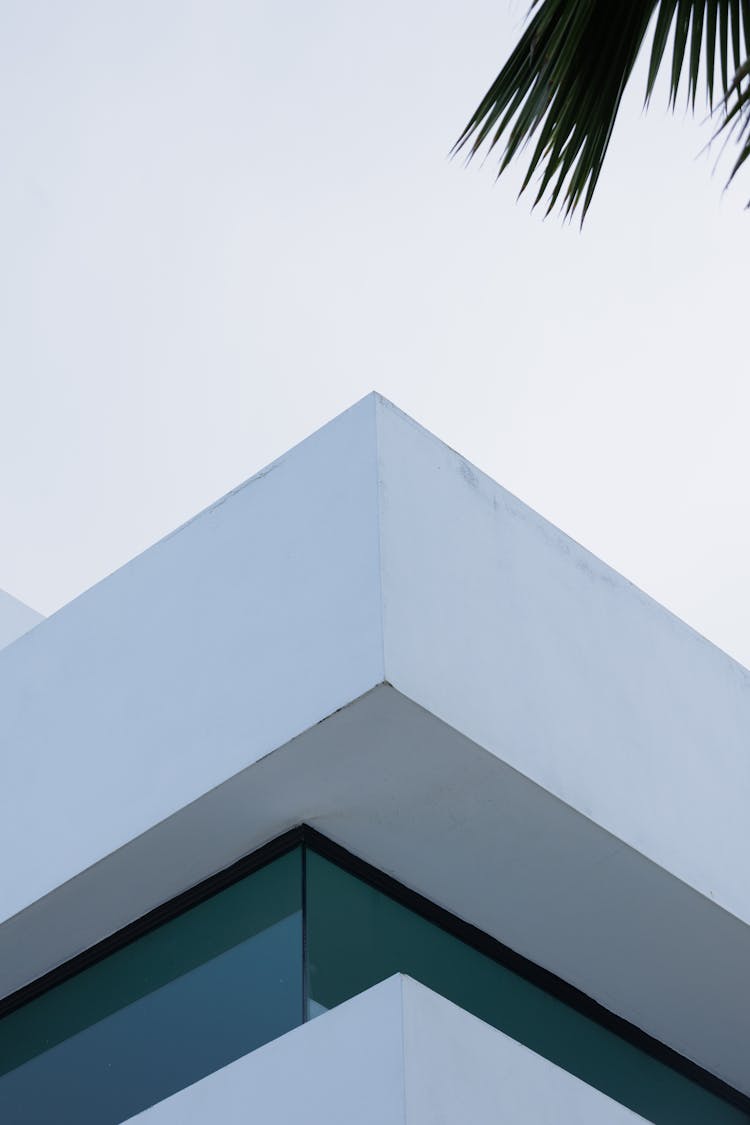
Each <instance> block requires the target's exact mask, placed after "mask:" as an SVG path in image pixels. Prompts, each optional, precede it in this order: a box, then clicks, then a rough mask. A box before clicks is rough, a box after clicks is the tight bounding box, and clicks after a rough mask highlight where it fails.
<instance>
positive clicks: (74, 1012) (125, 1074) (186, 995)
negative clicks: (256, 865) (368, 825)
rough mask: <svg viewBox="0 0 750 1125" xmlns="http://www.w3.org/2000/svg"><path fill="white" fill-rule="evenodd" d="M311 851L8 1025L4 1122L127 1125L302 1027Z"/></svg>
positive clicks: (230, 891) (166, 927)
mask: <svg viewBox="0 0 750 1125" xmlns="http://www.w3.org/2000/svg"><path fill="white" fill-rule="evenodd" d="M302 1012H303V997H302V853H301V849H300V848H297V849H295V850H294V851H292V852H289V853H288V854H287V855H285V856H282V857H281V858H280V859H277V860H274V861H273V862H272V863H269V864H268V865H267V866H265V867H263V868H261V869H260V870H258V871H256V872H254V873H253V874H251V875H249V876H247V877H246V878H244V879H242V880H240V881H239V882H237V883H235V884H233V885H232V886H230V887H228V888H227V889H226V890H223V891H221V892H219V893H218V894H217V895H215V896H214V897H213V898H210V899H207V900H206V901H205V902H202V903H201V904H200V905H198V906H194V907H192V908H191V909H190V910H188V911H186V912H185V913H184V914H181V915H179V916H178V917H176V918H174V919H172V920H171V921H169V922H166V923H165V924H163V925H161V926H159V927H158V928H157V929H155V930H152V931H151V932H149V933H147V934H145V935H144V936H143V937H141V938H139V939H137V940H136V941H134V942H132V943H131V944H129V945H127V946H125V947H124V948H122V949H120V950H118V951H117V952H116V953H113V954H111V955H110V956H109V957H107V958H105V959H104V960H102V961H99V962H98V963H97V964H95V965H93V966H91V967H90V968H88V969H85V970H84V971H82V972H81V973H79V974H78V975H77V976H74V977H71V978H70V979H69V980H67V981H65V982H64V983H62V984H60V985H57V986H56V987H54V988H52V989H50V990H49V991H48V992H45V993H43V994H42V995H41V996H39V997H38V998H37V999H35V1000H32V1001H31V1002H29V1003H28V1004H26V1005H25V1006H24V1007H22V1008H19V1009H17V1010H16V1011H15V1012H12V1013H11V1014H10V1015H8V1016H6V1017H5V1018H4V1019H2V1020H0V1121H2V1122H3V1125H42V1123H44V1122H50V1123H51V1122H54V1123H55V1125H118V1123H119V1122H122V1121H125V1120H126V1119H127V1118H128V1117H131V1116H132V1115H133V1114H135V1113H138V1112H139V1111H140V1110H142V1109H144V1108H146V1107H147V1106H149V1105H153V1104H154V1103H155V1102H157V1101H160V1100H161V1099H162V1098H165V1097H167V1096H168V1095H169V1094H171V1093H174V1092H175V1091H176V1090H179V1089H182V1088H183V1087H185V1086H188V1085H190V1084H191V1083H192V1082H195V1081H197V1079H199V1078H202V1077H203V1076H204V1075H206V1074H209V1073H211V1071H214V1070H217V1069H218V1068H219V1067H221V1066H224V1065H225V1064H226V1063H228V1062H231V1061H232V1060H233V1059H236V1058H239V1057H240V1056H241V1055H244V1054H247V1052H248V1051H252V1050H253V1049H254V1048H256V1047H259V1046H260V1045H261V1044H263V1043H267V1042H268V1041H269V1040H271V1039H274V1038H276V1036H278V1035H282V1034H283V1033H284V1032H286V1031H289V1030H290V1029H291V1028H292V1027H296V1026H297V1025H298V1024H299V1023H301V1021H302Z"/></svg>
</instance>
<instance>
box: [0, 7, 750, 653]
mask: <svg viewBox="0 0 750 1125" xmlns="http://www.w3.org/2000/svg"><path fill="white" fill-rule="evenodd" d="M524 12H525V5H522V4H520V3H518V2H517V0H515V2H513V3H509V2H508V0H492V2H490V0H461V2H460V3H458V2H456V0H453V2H447V0H429V2H427V0H399V2H398V3H396V2H393V0H383V2H381V3H380V4H377V5H373V4H365V3H359V2H357V0H318V2H316V3H315V4H307V3H301V2H300V0H294V2H291V0H289V2H286V3H283V2H281V3H280V2H279V0H273V2H272V0H262V2H253V0H201V2H190V0H179V2H178V0H148V2H144V0H129V2H128V3H122V2H120V3H114V2H108V0H88V2H82V0H65V3H59V2H58V0H53V2H40V0H5V3H3V4H2V6H0V85H1V87H2V90H1V93H0V149H1V153H2V175H1V176H0V252H1V256H2V257H1V260H2V266H1V268H0V285H1V286H2V294H1V299H0V403H1V404H2V409H1V410H0V587H3V588H5V589H7V590H8V591H10V592H11V593H12V594H15V595H16V596H17V597H20V598H22V599H23V600H25V601H27V602H28V603H30V604H31V605H33V606H34V607H35V608H37V609H39V610H40V611H42V612H44V613H49V612H51V611H53V610H54V609H55V608H57V607H58V606H59V605H61V604H63V603H64V602H66V601H67V600H69V599H70V598H72V597H74V596H75V595H76V594H77V593H79V592H80V591H81V590H83V589H85V588H86V587H87V586H89V585H91V584H92V583H94V582H96V581H97V580H98V579H99V578H101V577H103V576H104V574H106V573H107V572H109V571H111V570H113V569H115V568H116V567H118V566H120V565H121V564H122V563H124V562H125V561H126V560H127V559H128V558H130V557H132V555H134V554H136V553H137V552H139V551H140V550H142V549H143V548H144V547H146V546H148V544H150V543H151V542H153V541H154V540H155V539H157V538H158V537H160V536H161V535H163V534H164V533H165V532H167V531H169V530H170V529H171V528H173V527H174V526H175V525H177V524H179V523H180V522H181V521H183V520H184V519H186V518H187V517H189V516H190V515H192V514H193V513H194V512H195V511H196V510H198V509H199V508H201V507H203V506H204V505H205V504H207V503H208V502H210V501H211V500H213V499H215V498H216V497H217V496H219V495H221V494H222V493H223V492H225V491H227V490H228V489H229V488H231V487H233V486H234V485H236V484H237V483H238V482H239V481H240V480H242V479H244V478H245V477H247V476H249V475H250V474H251V473H253V472H254V471H255V470H257V469H258V468H260V467H261V466H262V465H263V464H265V463H266V462H267V461H269V460H270V459H272V458H273V457H275V456H277V455H278V454H279V453H281V452H283V451H284V449H285V448H287V447H288V446H290V445H291V444H293V443H294V442H296V441H298V440H299V439H300V438H302V437H304V436H305V435H306V434H307V433H308V432H310V431H311V430H312V429H314V428H315V427H317V426H318V425H320V424H321V423H322V422H324V421H326V420H327V419H328V418H329V417H331V416H332V415H334V414H336V413H338V412H339V411H340V410H342V409H344V408H345V407H346V406H348V405H349V404H351V403H352V402H354V401H355V400H356V399H358V398H360V397H361V396H362V395H363V394H365V393H366V392H367V391H369V390H371V389H373V388H377V389H378V390H380V391H382V392H383V393H384V394H385V395H387V396H388V397H389V398H391V399H393V400H394V401H395V402H396V403H397V404H398V405H399V406H401V407H402V408H403V409H405V410H407V411H408V412H410V413H412V414H413V415H414V416H415V417H416V418H418V419H419V421H421V422H422V423H424V424H425V425H426V426H427V427H428V428H430V429H432V430H434V431H435V432H436V433H437V434H438V435H439V436H440V437H442V438H444V439H445V440H446V441H448V442H449V443H450V444H451V445H453V446H455V447H457V448H458V449H460V450H461V452H462V453H464V454H465V455H466V456H467V457H469V458H470V459H471V460H473V461H475V462H476V463H477V464H478V465H479V466H480V467H481V468H482V469H484V470H486V471H487V472H488V473H490V474H491V475H492V476H494V477H495V478H496V479H497V480H499V481H500V482H501V483H502V484H504V485H505V486H506V487H508V488H510V489H511V490H512V491H513V492H515V493H517V494H518V495H519V496H520V497H521V498H522V499H524V500H525V501H527V502H528V503H529V504H531V505H532V506H533V507H535V508H537V509H538V510H539V511H540V512H542V513H543V514H544V515H545V516H547V517H548V518H550V519H551V520H553V521H554V522H555V523H557V524H558V525H559V526H560V527H562V528H563V529H564V530H565V531H567V532H568V533H570V534H572V535H573V536H574V537H575V538H577V539H578V540H580V541H581V542H582V543H584V544H585V545H586V546H587V547H589V548H590V549H591V550H593V551H595V552H596V553H597V554H599V555H601V556H602V557H603V558H604V559H605V560H606V561H607V562H609V563H611V564H612V565H613V566H615V567H616V568H617V569H618V570H620V571H622V572H623V573H624V574H626V575H627V576H628V577H629V578H631V579H633V580H634V581H635V582H637V583H638V584H639V585H641V586H643V587H644V588H645V589H646V590H647V591H648V592H649V593H651V594H652V595H654V596H655V597H656V598H658V599H659V600H660V601H663V602H664V603H665V604H667V605H668V606H669V607H670V608H672V609H674V610H675V611H676V612H677V613H679V614H680V616H682V617H684V618H685V619H686V620H687V621H689V622H690V623H691V624H692V625H694V626H695V627H696V628H698V629H699V630H700V631H701V632H703V633H705V634H706V635H707V636H709V637H710V638H711V639H712V640H714V641H716V642H717V643H718V644H720V645H722V646H723V647H725V648H727V649H728V650H729V651H730V652H731V653H733V654H734V655H736V656H737V657H739V658H740V659H741V660H743V662H744V663H746V664H748V663H750V601H749V599H748V596H747V585H748V574H750V520H749V519H748V500H747V492H748V489H747V484H748V481H749V480H750V443H749V442H748V440H747V429H748V423H747V419H748V412H749V408H750V379H749V378H748V375H747V372H746V361H745V359H744V350H745V349H744V343H745V337H746V323H747V265H746V263H747V254H748V249H747V247H748V235H749V233H750V216H748V215H746V214H745V213H744V212H743V203H744V199H745V195H744V194H743V191H744V192H746V193H747V194H748V195H750V181H748V179H747V178H746V180H745V183H744V184H742V185H740V188H739V190H738V191H733V192H730V193H729V194H728V195H726V196H723V195H722V184H723V180H722V176H721V175H720V174H719V175H717V176H713V177H712V175H711V161H710V159H708V158H706V157H705V156H699V155H698V154H699V152H700V150H701V148H702V146H703V144H704V143H705V141H706V140H707V139H708V136H709V135H710V128H709V127H707V126H705V125H704V126H701V124H700V122H694V121H692V120H691V119H689V118H688V119H684V118H683V117H682V115H680V117H679V118H678V119H677V120H673V119H672V118H670V117H669V116H668V115H667V114H666V112H665V110H664V108H663V106H664V99H663V98H662V99H661V100H658V99H657V101H658V104H656V105H655V106H654V108H653V109H652V111H651V112H650V114H649V116H648V117H646V118H643V117H642V114H641V103H642V88H641V87H640V86H639V88H637V89H636V90H634V91H633V92H632V96H631V97H630V98H629V99H628V101H627V104H626V106H625V109H624V112H623V120H622V121H621V123H620V127H619V129H618V130H617V132H616V135H615V138H614V142H613V147H612V150H611V154H610V159H609V162H608V166H607V168H606V170H605V174H604V176H603V178H602V181H601V184H600V188H599V192H598V197H597V199H596V201H595V203H594V206H593V208H592V211H591V213H590V217H589V220H588V221H587V223H586V227H585V229H584V231H583V233H582V234H581V233H579V231H578V229H577V227H576V226H563V225H562V224H561V223H560V221H559V220H558V219H556V218H553V219H550V220H547V221H546V222H542V219H541V216H540V215H533V216H532V215H530V214H529V210H528V205H527V204H525V203H521V204H520V205H516V204H515V202H514V198H515V188H516V185H517V176H516V178H515V180H514V179H513V178H511V179H509V180H508V181H507V182H503V183H501V184H499V185H495V184H494V175H493V167H492V165H491V164H489V163H488V164H487V165H486V166H485V167H484V168H483V169H482V168H480V166H479V165H477V166H476V167H472V168H471V169H470V170H469V171H465V170H464V169H463V168H462V166H461V164H460V162H457V161H454V162H450V161H449V160H448V159H447V152H448V149H449V148H450V145H451V143H452V141H453V140H454V138H455V136H456V134H457V132H458V131H459V129H460V127H461V126H462V125H463V123H464V120H465V118H466V117H467V116H468V114H469V113H470V111H471V110H472V109H473V107H474V105H475V103H476V101H477V100H478V98H479V96H480V95H481V94H482V93H483V92H484V89H485V87H486V86H487V84H488V83H489V81H490V80H491V78H492V77H493V76H494V73H495V71H496V70H497V68H498V65H499V63H500V62H501V60H502V58H503V57H504V55H505V53H506V52H507V51H508V49H509V48H510V47H511V45H512V42H513V38H514V36H515V35H516V34H517V32H518V30H519V28H520V27H521V25H522V22H523V16H524Z"/></svg>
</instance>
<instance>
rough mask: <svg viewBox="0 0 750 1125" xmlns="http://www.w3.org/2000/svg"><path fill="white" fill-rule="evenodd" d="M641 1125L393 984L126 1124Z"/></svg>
mask: <svg viewBox="0 0 750 1125" xmlns="http://www.w3.org/2000/svg"><path fill="white" fill-rule="evenodd" d="M642 1120H643V1119H642V1118H641V1117H638V1116H637V1115H636V1114H634V1113H631V1112H630V1111H629V1110H627V1109H625V1108H624V1107H623V1106H621V1105H618V1104H617V1103H616V1102H613V1101H612V1100H611V1099H610V1098H607V1097H605V1095H604V1094H601V1093H599V1091H597V1090H593V1089H592V1088H591V1087H589V1086H586V1085H585V1083H583V1082H580V1081H579V1080H578V1079H577V1078H574V1077H573V1076H572V1075H570V1074H567V1073H566V1072H565V1071H563V1070H560V1069H559V1068H558V1067H556V1066H554V1065H553V1064H552V1063H549V1062H547V1061H546V1059H542V1058H541V1057H540V1056H539V1055H535V1054H534V1053H533V1052H532V1051H529V1050H528V1049H527V1048H526V1047H522V1046H521V1045H520V1044H518V1043H516V1042H514V1041H513V1040H512V1039H509V1038H508V1037H507V1036H505V1035H503V1034H502V1033H501V1032H499V1031H496V1030H495V1029H494V1028H492V1027H489V1026H488V1025H487V1024H485V1023H482V1022H481V1020H478V1019H475V1018H474V1017H473V1016H470V1015H469V1014H468V1013H467V1012H464V1011H462V1010H461V1009H460V1008H457V1007H456V1006H455V1005H454V1004H450V1003H449V1002H448V1001H447V1000H444V999H443V998H442V997H440V996H437V995H435V993H433V992H430V991H429V990H428V989H426V988H423V987H422V986H421V985H419V984H417V983H416V982H415V981H413V980H410V979H409V978H408V977H403V976H395V977H391V978H390V980H387V981H385V982H384V983H383V984H379V985H377V986H376V987H375V988H371V989H370V990H369V991H368V992H365V993H362V995H360V996H356V997H355V998H354V999H353V1000H350V1001H348V1002H347V1003H346V1004H342V1005H341V1007H339V1008H335V1009H334V1010H333V1011H331V1012H327V1013H326V1014H325V1015H323V1016H320V1017H319V1018H318V1019H316V1020H314V1021H313V1022H312V1023H308V1024H305V1025H304V1026H303V1027H300V1028H297V1029H296V1030H295V1031H291V1032H289V1033H288V1034H287V1035H284V1036H282V1037H281V1038H280V1039H277V1040H276V1041H275V1042H273V1043H269V1044H268V1045H267V1046H265V1047H261V1048H260V1049H259V1050H257V1051H254V1052H253V1053H252V1054H250V1055H246V1056H245V1057H244V1058H242V1059H239V1060H238V1061H237V1062H235V1063H231V1064H230V1065H229V1066H227V1067H224V1068H223V1069H222V1070H220V1071H217V1072H216V1073H215V1074H212V1075H209V1077H208V1078H204V1079H203V1080H202V1081H200V1082H197V1083H195V1085H193V1086H190V1087H189V1088H188V1089H186V1090H182V1091H180V1092H179V1093H177V1094H174V1095H173V1096H172V1097H171V1098H167V1099H165V1100H164V1101H163V1102H160V1103H159V1104H158V1105H156V1106H153V1107H152V1108H151V1109H147V1110H145V1111H144V1112H143V1113H140V1114H138V1115H137V1116H136V1117H133V1118H131V1119H130V1121H131V1122H132V1123H133V1125H207V1123H208V1122H211V1123H216V1125H250V1123H259V1122H262V1123H263V1125H294V1123H295V1122H309V1123H310V1125H355V1123H356V1125H460V1123H463V1122H466V1123H471V1125H506V1123H507V1125H638V1122H641V1121H642Z"/></svg>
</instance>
